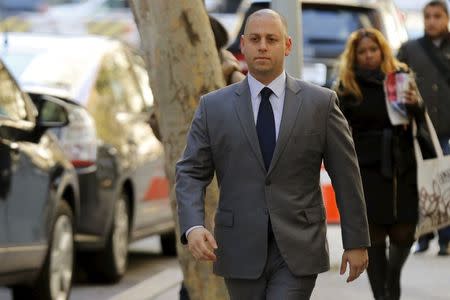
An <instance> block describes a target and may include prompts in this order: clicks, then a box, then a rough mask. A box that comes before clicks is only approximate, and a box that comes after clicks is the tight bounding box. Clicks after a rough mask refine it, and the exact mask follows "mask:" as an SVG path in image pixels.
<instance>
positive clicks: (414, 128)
mask: <svg viewBox="0 0 450 300" xmlns="http://www.w3.org/2000/svg"><path fill="white" fill-rule="evenodd" d="M425 124H426V126H427V129H428V132H429V133H430V137H431V142H432V144H433V148H434V152H435V153H436V155H437V157H443V156H444V153H443V152H442V148H441V144H440V143H439V139H438V136H437V134H436V129H434V126H433V123H432V122H431V118H430V116H429V115H428V113H427V112H426V111H425ZM412 131H413V137H414V153H415V155H416V162H417V163H419V162H422V161H423V160H424V159H423V154H422V150H421V149H420V146H419V141H418V140H417V124H416V120H415V119H413V120H412Z"/></svg>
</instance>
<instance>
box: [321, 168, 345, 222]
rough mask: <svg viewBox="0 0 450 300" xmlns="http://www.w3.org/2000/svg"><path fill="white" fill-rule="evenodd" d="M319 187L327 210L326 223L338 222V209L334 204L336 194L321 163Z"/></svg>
mask: <svg viewBox="0 0 450 300" xmlns="http://www.w3.org/2000/svg"><path fill="white" fill-rule="evenodd" d="M320 187H321V189H322V198H323V202H324V204H325V208H326V212H327V223H333V224H337V223H340V217H339V211H338V209H337V206H336V196H335V194H334V190H333V186H332V185H331V178H330V176H329V175H328V173H327V171H325V168H324V167H323V165H322V168H321V169H320Z"/></svg>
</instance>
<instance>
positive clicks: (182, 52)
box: [130, 0, 228, 300]
mask: <svg viewBox="0 0 450 300" xmlns="http://www.w3.org/2000/svg"><path fill="white" fill-rule="evenodd" d="M130 4H131V7H132V9H133V12H134V16H135V20H136V23H137V25H138V28H139V32H140V35H141V39H142V50H143V52H144V57H145V60H146V63H147V69H148V73H149V77H150V83H151V86H152V90H153V94H154V97H155V106H156V112H157V117H158V120H159V125H160V130H161V135H162V142H163V144H164V149H165V158H166V174H167V176H168V178H169V181H170V184H171V187H172V189H171V200H170V201H171V206H172V211H173V215H174V218H175V223H176V224H177V227H176V231H177V241H178V245H177V250H178V258H179V261H180V265H181V268H182V270H183V274H184V282H185V285H186V287H187V288H188V291H189V295H190V297H191V300H201V299H205V300H210V299H219V300H220V299H228V294H227V292H226V289H225V285H224V283H223V279H222V278H220V277H217V276H215V275H213V273H212V264H211V263H205V262H202V263H199V262H196V261H195V260H194V259H193V257H192V256H191V254H190V253H189V252H188V250H187V248H185V247H183V246H181V244H180V243H179V236H180V233H179V232H178V231H179V228H178V217H177V212H176V201H175V193H174V189H173V187H174V179H175V163H176V161H177V160H178V159H179V158H180V156H181V154H182V151H183V149H184V146H185V143H186V134H187V132H188V129H189V125H190V123H191V120H192V117H193V115H194V112H195V109H196V108H197V104H198V100H199V98H200V96H201V95H203V94H205V93H207V92H209V91H212V90H215V89H217V88H220V87H222V86H224V85H225V82H224V79H223V75H222V73H221V67H220V61H219V57H218V54H217V50H216V48H215V43H214V37H213V34H212V31H211V27H210V24H209V20H208V16H207V14H206V12H205V9H204V6H203V1H202V0H169V1H168V0H132V1H130ZM217 199H218V190H217V184H216V183H215V182H213V184H211V186H210V187H209V188H208V192H207V196H206V200H205V206H206V207H205V209H206V220H205V222H206V227H207V228H208V229H210V230H212V223H213V213H214V211H215V209H216V206H217Z"/></svg>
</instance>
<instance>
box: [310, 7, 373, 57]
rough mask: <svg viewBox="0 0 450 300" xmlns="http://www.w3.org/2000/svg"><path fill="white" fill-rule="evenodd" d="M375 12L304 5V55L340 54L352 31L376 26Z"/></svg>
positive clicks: (325, 55)
mask: <svg viewBox="0 0 450 300" xmlns="http://www.w3.org/2000/svg"><path fill="white" fill-rule="evenodd" d="M373 14H374V12H373V11H370V10H356V9H347V8H337V7H304V8H303V16H302V18H303V19H302V23H303V51H304V55H305V56H306V57H321V58H335V57H337V56H339V55H340V54H341V53H342V51H344V48H345V43H346V42H347V39H348V37H349V36H350V34H351V33H352V32H353V31H355V30H357V29H359V28H367V27H375V24H374V16H373ZM317 28H320V30H317Z"/></svg>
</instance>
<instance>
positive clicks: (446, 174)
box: [412, 113, 450, 237]
mask: <svg viewBox="0 0 450 300" xmlns="http://www.w3.org/2000/svg"><path fill="white" fill-rule="evenodd" d="M424 122H425V126H426V127H427V128H428V132H429V134H430V137H431V141H432V145H433V148H434V149H433V150H434V152H435V153H436V157H434V158H429V159H424V157H423V154H422V150H421V148H420V146H419V141H418V137H417V124H416V122H415V121H413V122H412V123H413V124H412V125H413V135H414V153H415V156H416V162H417V188H418V194H419V221H418V224H417V228H416V237H419V236H420V235H422V234H425V233H428V232H432V231H434V230H436V229H439V228H442V227H446V226H448V225H450V155H447V156H444V155H443V152H442V148H441V146H440V144H439V140H438V137H437V134H436V130H435V129H434V126H433V124H432V122H431V119H430V116H429V115H428V114H427V113H425V120H424Z"/></svg>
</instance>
